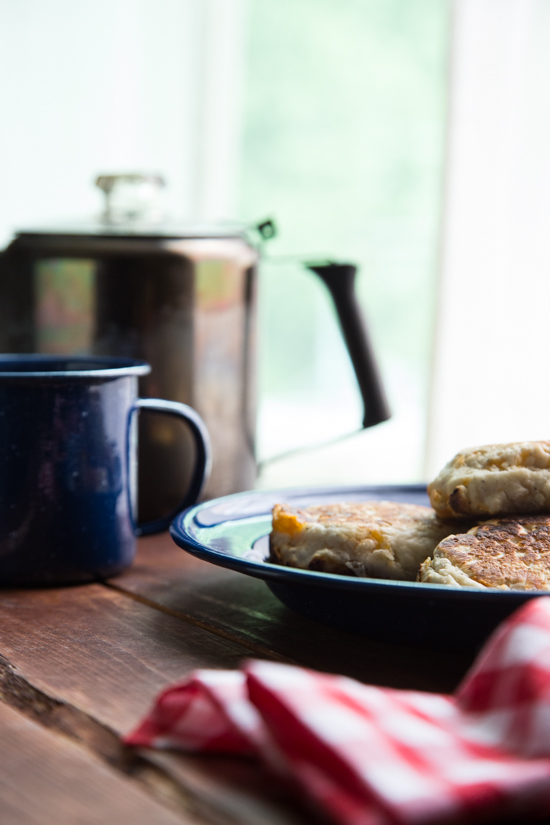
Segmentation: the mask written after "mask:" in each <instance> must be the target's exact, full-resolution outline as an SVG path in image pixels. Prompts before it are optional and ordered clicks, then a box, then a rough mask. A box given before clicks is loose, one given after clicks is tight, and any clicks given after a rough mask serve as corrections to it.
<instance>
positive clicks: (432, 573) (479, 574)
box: [418, 516, 550, 590]
mask: <svg viewBox="0 0 550 825" xmlns="http://www.w3.org/2000/svg"><path fill="white" fill-rule="evenodd" d="M418 581H421V582H426V583H428V584H443V585H449V586H451V587H477V588H482V589H485V588H496V589H498V590H547V589H548V588H550V516H521V517H519V518H508V519H507V518H504V519H491V520H490V521H486V522H483V523H482V524H480V525H478V526H477V527H473V528H472V529H471V530H469V531H468V532H467V533H466V534H463V535H459V536H449V537H448V538H446V539H443V541H441V542H440V543H439V544H438V546H437V547H436V548H435V550H434V554H433V558H432V559H426V561H425V562H424V563H423V564H422V565H421V566H420V572H419V575H418Z"/></svg>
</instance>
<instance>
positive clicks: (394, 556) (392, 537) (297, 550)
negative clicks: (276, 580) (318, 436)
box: [270, 501, 471, 581]
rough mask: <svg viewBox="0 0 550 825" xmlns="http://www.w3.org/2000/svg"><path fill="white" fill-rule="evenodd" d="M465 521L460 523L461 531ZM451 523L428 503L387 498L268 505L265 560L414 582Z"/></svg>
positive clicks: (305, 567)
mask: <svg viewBox="0 0 550 825" xmlns="http://www.w3.org/2000/svg"><path fill="white" fill-rule="evenodd" d="M469 526H471V523H470V524H467V523H464V530H467V529H468V527H469ZM453 532H456V526H455V525H454V524H449V523H448V522H445V521H442V520H441V519H439V518H438V517H437V515H436V514H435V513H434V512H433V510H431V509H430V508H429V507H422V506H419V505H416V504H399V503H397V502H392V501H367V502H363V503H352V504H322V505H317V506H315V507H306V508H304V509H294V508H291V507H288V506H286V505H283V504H276V505H275V507H274V508H273V531H272V533H271V536H270V552H271V561H274V562H276V563H278V564H284V565H287V566H289V567H299V568H302V569H307V570H319V571H322V572H324V573H339V574H342V575H347V576H372V577H375V578H388V579H404V580H408V581H414V580H415V578H416V575H417V573H418V569H419V565H420V562H422V561H424V559H425V558H426V556H428V555H431V554H432V552H433V550H434V548H435V546H436V545H437V544H438V542H440V541H441V539H442V538H444V537H445V536H448V535H449V534H450V533H453Z"/></svg>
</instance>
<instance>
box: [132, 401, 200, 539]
mask: <svg viewBox="0 0 550 825" xmlns="http://www.w3.org/2000/svg"><path fill="white" fill-rule="evenodd" d="M138 410H149V412H154V413H164V414H165V415H171V416H173V417H174V418H181V419H183V421H185V423H186V424H188V426H189V429H190V430H191V435H192V436H193V441H194V442H195V447H196V450H197V455H196V459H195V466H194V468H193V475H192V477H191V484H190V485H189V489H188V490H187V492H186V494H185V496H184V497H183V499H182V501H180V503H179V504H178V506H177V507H176V508H175V509H174V510H173V511H172V512H171V513H169V514H168V515H167V516H163V517H162V518H157V519H154V520H153V521H146V522H144V523H143V524H139V523H137V524H136V525H135V528H134V530H135V534H136V536H147V535H150V534H151V533H161V532H162V531H163V530H167V529H168V528H169V527H170V524H171V523H172V521H173V520H174V518H175V517H176V516H177V515H178V513H180V512H181V511H182V510H185V509H186V508H187V507H190V506H191V505H192V504H195V502H196V501H197V499H198V498H199V496H200V494H201V492H202V490H203V488H204V485H205V484H206V482H207V481H208V477H209V475H210V470H211V467H212V451H211V447H210V437H209V435H208V430H207V429H206V425H205V423H204V421H203V420H202V418H201V417H200V415H199V414H198V413H197V412H195V410H194V409H193V408H192V407H188V406H187V404H180V403H179V402H178V401H166V400H164V399H161V398H136V400H135V403H134V406H133V407H132V409H131V411H130V419H131V418H132V416H133V415H134V414H135V413H136V412H138Z"/></svg>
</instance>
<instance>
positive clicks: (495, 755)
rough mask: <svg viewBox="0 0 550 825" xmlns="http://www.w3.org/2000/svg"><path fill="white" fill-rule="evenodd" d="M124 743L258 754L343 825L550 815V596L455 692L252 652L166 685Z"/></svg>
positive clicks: (534, 604)
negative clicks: (235, 664)
mask: <svg viewBox="0 0 550 825" xmlns="http://www.w3.org/2000/svg"><path fill="white" fill-rule="evenodd" d="M126 742H127V743H128V744H131V745H142V746H143V745H145V746H149V747H157V748H180V749H184V750H187V751H208V752H218V753H220V752H223V753H234V754H248V755H252V756H257V757H259V758H261V759H262V760H264V761H265V762H266V763H267V765H268V766H269V767H270V769H272V770H274V771H276V772H277V773H278V774H279V775H282V776H283V777H285V778H286V779H287V780H288V781H290V782H292V783H293V784H294V785H295V786H298V788H299V789H301V791H302V793H303V794H305V795H306V797H307V798H308V799H309V800H310V802H312V803H315V804H316V805H317V807H319V808H321V809H322V810H323V811H324V812H325V813H327V812H328V813H329V814H330V815H331V817H332V819H333V820H334V821H335V822H338V823H343V825H383V823H392V824H393V823H423V822H441V821H446V820H452V821H460V820H464V821H471V819H472V818H473V817H474V815H476V816H477V815H489V814H492V813H494V814H495V815H496V814H501V813H503V812H506V813H511V812H512V813H513V812H514V811H517V812H524V811H537V812H540V811H543V812H544V811H550V598H548V597H547V598H538V599H533V600H531V601H529V602H528V603H527V604H526V605H525V606H524V607H522V608H521V609H520V610H518V611H517V612H516V613H515V614H514V615H513V616H512V617H511V618H510V619H508V620H507V621H506V622H505V623H504V624H502V625H501V626H500V628H499V629H498V630H497V631H496V632H495V633H494V634H493V636H492V637H491V638H490V640H489V641H488V642H487V644H486V645H485V647H484V649H483V651H482V652H481V654H480V655H479V657H478V659H477V661H476V662H475V664H474V666H473V668H472V669H471V671H470V672H469V674H468V675H467V676H466V679H465V680H464V682H463V684H462V685H461V687H460V688H459V690H458V691H457V693H456V694H455V695H454V696H443V695H438V694H431V693H419V692H415V691H404V690H390V689H387V688H378V687H371V686H368V685H362V684H360V683H359V682H355V681H354V680H352V679H347V678H345V677H342V676H328V675H325V674H321V673H315V672H312V671H308V670H303V669H301V668H297V667H289V666H286V665H281V664H276V663H273V662H264V661H252V662H249V663H247V664H246V665H245V666H244V667H243V669H242V670H241V671H213V670H197V671H195V672H194V673H193V674H191V676H190V677H189V678H188V679H186V680H185V681H182V682H179V683H177V684H175V685H172V686H171V687H168V688H167V689H166V690H165V691H164V692H163V693H162V694H161V695H160V696H159V697H158V698H157V700H156V703H155V705H154V707H153V709H152V710H151V712H150V714H149V715H148V716H147V717H146V718H145V719H144V720H143V721H142V722H141V724H140V725H139V726H138V728H137V729H136V730H135V731H133V733H131V734H130V735H129V736H128V737H127V739H126Z"/></svg>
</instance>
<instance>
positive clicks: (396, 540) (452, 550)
mask: <svg viewBox="0 0 550 825" xmlns="http://www.w3.org/2000/svg"><path fill="white" fill-rule="evenodd" d="M428 494H429V496H430V502H431V504H432V508H433V509H431V508H429V507H422V506H419V505H414V504H400V503H397V502H390V501H370V502H362V503H350V504H327V505H318V506H315V507H306V508H303V509H297V508H291V507H288V506H286V505H283V504H277V505H275V507H274V509H273V531H272V533H271V537H270V552H271V558H270V560H271V561H273V562H276V563H278V564H284V565H288V566H290V567H300V568H303V569H308V570H318V571H322V572H325V573H337V574H343V575H352V576H365V577H374V578H385V579H388V578H389V579H398V580H404V581H415V580H416V581H420V582H426V583H428V584H438V585H448V586H451V587H475V588H497V589H500V590H546V589H550V441H529V442H521V443H515V444H495V445H490V446H487V447H477V448H472V449H469V450H464V451H463V452H461V453H459V454H458V455H457V456H455V458H454V459H453V460H452V461H450V462H449V463H448V464H447V465H446V466H445V467H444V468H443V470H442V471H441V473H440V474H439V475H438V477H437V478H436V479H435V481H433V482H432V483H431V484H430V485H429V487H428Z"/></svg>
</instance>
